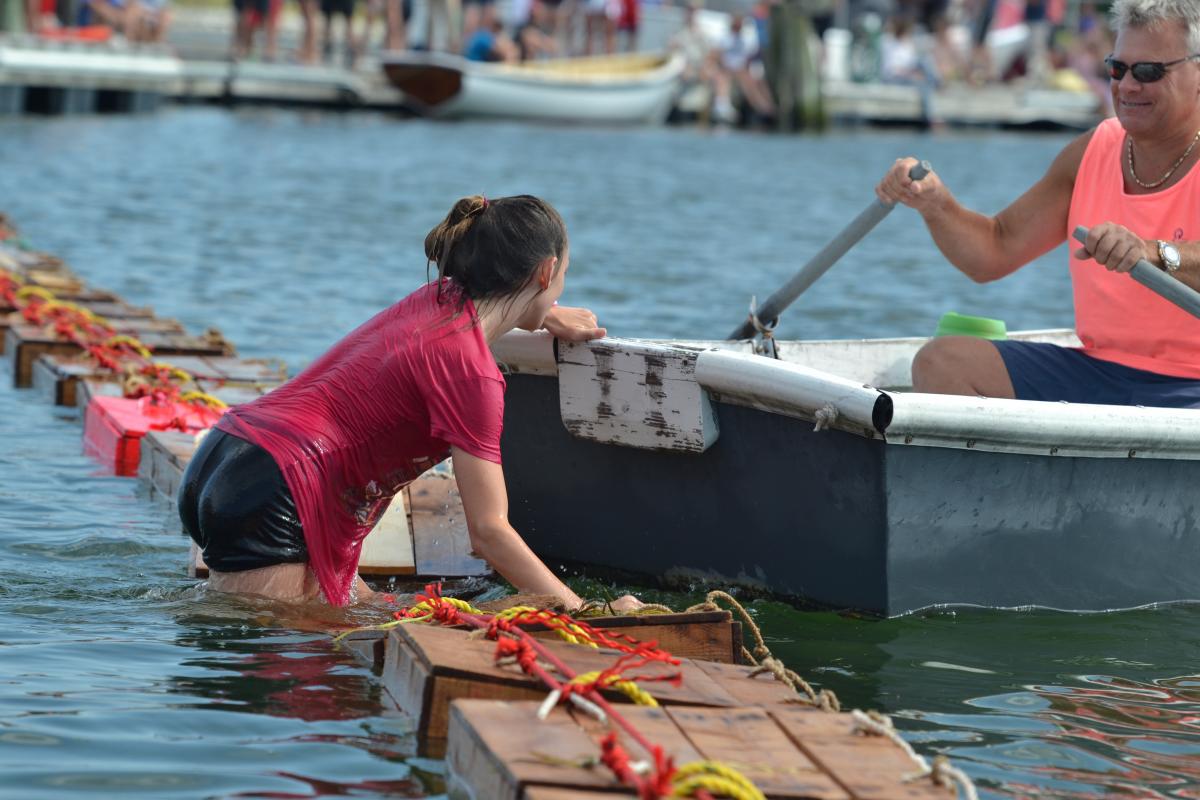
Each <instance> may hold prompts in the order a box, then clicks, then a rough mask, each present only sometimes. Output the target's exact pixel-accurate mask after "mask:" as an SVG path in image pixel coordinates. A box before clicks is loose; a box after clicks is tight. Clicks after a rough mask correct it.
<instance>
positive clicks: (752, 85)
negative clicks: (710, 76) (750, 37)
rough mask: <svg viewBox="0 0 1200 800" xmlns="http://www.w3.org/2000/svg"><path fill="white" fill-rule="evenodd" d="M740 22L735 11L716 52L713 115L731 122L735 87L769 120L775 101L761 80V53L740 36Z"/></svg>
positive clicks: (741, 34)
mask: <svg viewBox="0 0 1200 800" xmlns="http://www.w3.org/2000/svg"><path fill="white" fill-rule="evenodd" d="M744 21H745V17H744V15H742V14H739V13H736V12H735V13H733V14H731V15H730V17H729V31H728V32H727V33H726V34H725V37H724V39H723V40H722V42H721V45H720V48H719V51H718V53H719V57H718V59H717V64H718V67H719V69H718V71H717V76H716V95H717V96H716V100H715V102H714V105H713V113H714V115H715V116H716V117H717V118H718V119H722V120H725V121H732V120H733V119H734V118H735V117H736V116H737V114H736V111H735V110H734V106H733V88H734V87H735V86H736V87H737V89H738V91H739V92H740V93H741V95H742V97H743V98H745V100H746V102H747V103H749V104H750V107H751V108H752V109H753V110H754V111H755V113H757V114H758V115H759V116H760V117H762V118H764V119H771V118H773V117H774V116H775V101H774V99H773V98H772V97H771V91H770V89H768V88H767V84H766V81H765V80H763V69H762V61H761V53H760V52H759V50H758V48H757V47H756V46H752V45H751V44H750V43H749V42H748V41H747V37H746V35H745V34H744V33H743V26H744Z"/></svg>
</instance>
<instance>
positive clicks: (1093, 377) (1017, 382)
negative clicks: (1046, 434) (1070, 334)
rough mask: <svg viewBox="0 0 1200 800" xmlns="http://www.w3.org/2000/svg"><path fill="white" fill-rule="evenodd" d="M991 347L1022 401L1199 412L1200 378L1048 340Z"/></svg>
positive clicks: (1009, 341)
mask: <svg viewBox="0 0 1200 800" xmlns="http://www.w3.org/2000/svg"><path fill="white" fill-rule="evenodd" d="M992 344H994V345H996V349H997V350H999V351H1000V357H1001V358H1003V359H1004V366H1005V367H1007V368H1008V377H1009V378H1011V379H1012V385H1013V390H1014V391H1015V392H1016V395H1017V399H1018V400H1046V401H1050V402H1057V401H1060V400H1065V401H1067V402H1068V403H1098V404H1101V405H1111V406H1156V407H1160V408H1200V380H1194V379H1192V378H1177V377H1175V376H1173V375H1159V374H1158V373H1156V372H1147V371H1146V370H1142V369H1134V368H1133V367H1126V366H1124V365H1122V364H1114V363H1112V362H1111V361H1101V360H1100V359H1098V358H1092V357H1091V356H1087V355H1084V354H1083V353H1082V352H1081V351H1079V350H1076V349H1073V348H1070V347H1059V346H1058V345H1056V344H1047V343H1046V342H1019V341H1014V340H1011V339H1006V340H1002V341H997V342H992Z"/></svg>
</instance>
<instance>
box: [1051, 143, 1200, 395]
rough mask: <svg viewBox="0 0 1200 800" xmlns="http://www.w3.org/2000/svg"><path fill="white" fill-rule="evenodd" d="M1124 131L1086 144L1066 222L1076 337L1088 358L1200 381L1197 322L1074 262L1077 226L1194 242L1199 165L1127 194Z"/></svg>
mask: <svg viewBox="0 0 1200 800" xmlns="http://www.w3.org/2000/svg"><path fill="white" fill-rule="evenodd" d="M1124 156H1125V130H1124V128H1122V127H1121V124H1120V123H1119V122H1118V121H1117V120H1116V119H1108V120H1105V121H1104V122H1102V123H1100V125H1099V127H1097V128H1096V132H1095V134H1093V136H1092V139H1091V141H1090V142H1089V143H1088V146H1087V151H1086V152H1085V153H1084V156H1083V161H1082V163H1080V165H1079V174H1078V175H1077V176H1076V178H1075V190H1074V192H1073V193H1072V195H1071V210H1070V213H1069V215H1068V221H1067V237H1068V242H1069V243H1071V244H1072V255H1071V283H1072V285H1073V286H1074V290H1075V330H1076V332H1077V333H1078V334H1079V339H1080V341H1081V342H1083V351H1084V352H1085V353H1087V354H1088V355H1089V356H1093V357H1095V358H1099V359H1102V360H1104V361H1113V362H1115V363H1117V364H1124V365H1125V366H1127V367H1134V368H1135V369H1144V370H1148V371H1150V372H1157V373H1160V374H1163V375H1175V376H1178V377H1181V378H1200V319H1196V318H1195V317H1193V316H1192V315H1191V314H1188V313H1187V312H1186V311H1184V310H1183V309H1181V308H1179V307H1178V306H1176V305H1174V304H1172V303H1169V302H1167V301H1166V300H1164V299H1162V298H1161V297H1159V296H1158V295H1157V294H1155V293H1154V292H1152V291H1150V290H1149V289H1147V288H1146V287H1144V286H1142V285H1141V284H1140V283H1137V282H1136V281H1134V280H1133V279H1132V278H1130V277H1129V276H1128V275H1124V274H1121V273H1116V272H1109V271H1108V270H1106V269H1105V268H1104V267H1102V266H1100V265H1099V264H1097V263H1096V262H1095V261H1093V260H1091V259H1086V260H1080V259H1078V258H1076V257H1075V255H1074V250H1075V247H1074V242H1075V240H1074V239H1073V238H1071V233H1072V232H1073V231H1074V230H1075V227H1076V226H1077V225H1083V226H1084V227H1087V228H1090V227H1092V226H1093V225H1098V224H1101V223H1104V222H1115V223H1117V224H1119V225H1124V226H1125V227H1127V228H1129V229H1130V230H1131V231H1133V232H1134V233H1136V234H1137V235H1138V236H1140V237H1142V238H1143V239H1164V240H1166V241H1168V242H1170V241H1176V242H1178V241H1192V240H1195V239H1200V165H1193V166H1192V168H1191V170H1189V171H1188V174H1187V175H1186V176H1184V178H1183V180H1181V181H1179V182H1178V183H1176V184H1175V185H1174V186H1171V187H1169V188H1167V189H1164V190H1162V191H1159V192H1153V193H1151V194H1141V195H1133V194H1129V193H1127V192H1126V191H1125V179H1124V172H1123V167H1122V161H1121V159H1122V158H1124Z"/></svg>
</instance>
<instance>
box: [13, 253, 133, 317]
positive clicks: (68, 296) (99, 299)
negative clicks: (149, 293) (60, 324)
mask: <svg viewBox="0 0 1200 800" xmlns="http://www.w3.org/2000/svg"><path fill="white" fill-rule="evenodd" d="M2 266H3V265H0V267H2ZM54 297H55V299H57V300H61V301H63V302H65V303H76V304H78V305H81V306H85V307H87V308H90V309H92V310H95V308H96V307H98V306H102V305H103V304H111V303H123V301H122V300H121V298H120V297H118V296H117V295H116V294H114V293H112V292H109V291H105V290H103V289H88V288H82V289H79V290H77V291H74V292H62V291H58V292H54ZM16 310H17V308H16V307H15V306H10V305H8V304H6V303H5V302H4V301H3V300H0V315H7V314H11V313H12V312H14V311H16ZM146 310H147V311H149V309H146ZM95 313H97V314H99V313H100V312H99V311H96V312H95ZM5 325H7V323H5Z"/></svg>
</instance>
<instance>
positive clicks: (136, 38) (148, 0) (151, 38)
mask: <svg viewBox="0 0 1200 800" xmlns="http://www.w3.org/2000/svg"><path fill="white" fill-rule="evenodd" d="M34 5H37V3H36V2H35V3H34ZM79 16H80V19H79V22H80V24H81V25H90V24H96V23H99V24H102V25H107V26H109V27H110V28H112V29H113V30H114V31H116V32H118V33H120V34H121V35H122V36H124V37H125V39H126V40H128V41H130V42H161V41H163V39H164V37H165V36H166V32H167V24H168V23H169V22H170V13H169V12H168V10H167V4H166V1H165V0H87V2H86V3H85V4H84V5H83V7H82V8H81V9H80V15H79Z"/></svg>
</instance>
